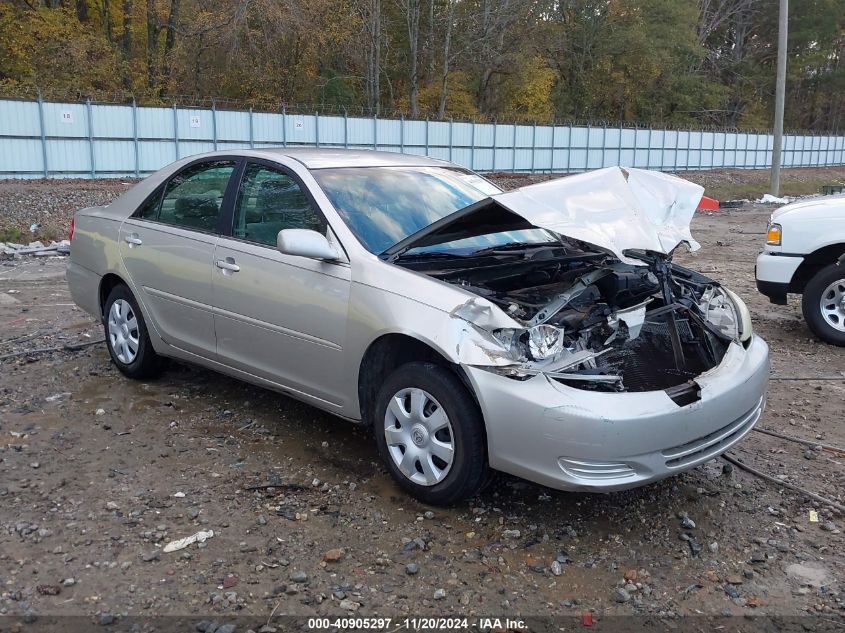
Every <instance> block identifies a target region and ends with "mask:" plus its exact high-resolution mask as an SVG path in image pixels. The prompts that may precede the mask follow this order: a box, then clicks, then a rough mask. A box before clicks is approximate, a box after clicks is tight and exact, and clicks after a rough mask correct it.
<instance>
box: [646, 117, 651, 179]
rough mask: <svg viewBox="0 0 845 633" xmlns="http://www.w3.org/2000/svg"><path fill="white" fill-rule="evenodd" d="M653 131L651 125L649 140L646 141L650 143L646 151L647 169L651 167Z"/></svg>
mask: <svg viewBox="0 0 845 633" xmlns="http://www.w3.org/2000/svg"><path fill="white" fill-rule="evenodd" d="M651 131H652V130H651V127H649V128H648V140H647V141H646V143H648V149H647V150H646V153H645V168H646V169H648V168H649V167H651Z"/></svg>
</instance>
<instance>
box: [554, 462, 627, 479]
mask: <svg viewBox="0 0 845 633" xmlns="http://www.w3.org/2000/svg"><path fill="white" fill-rule="evenodd" d="M557 463H558V465H559V466H560V468H561V470H563V472H565V473H566V474H567V475H569V476H570V477H577V478H578V479H618V478H620V477H633V476H634V474H635V472H634V469H633V468H631V467H630V466H628V465H627V464H622V463H619V462H592V461H587V460H580V459H570V458H568V457H561V458H559V459H558V460H557Z"/></svg>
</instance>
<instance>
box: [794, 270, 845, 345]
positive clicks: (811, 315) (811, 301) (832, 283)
mask: <svg viewBox="0 0 845 633" xmlns="http://www.w3.org/2000/svg"><path fill="white" fill-rule="evenodd" d="M801 310H802V312H803V313H804V320H805V321H806V322H807V327H809V328H810V330H811V331H812V332H813V334H815V335H816V336H817V337H819V338H820V339H821V340H823V341H824V342H826V343H830V344H831V345H839V346H840V347H842V346H845V266H841V265H838V264H831V265H829V266H825V267H824V268H822V269H821V270H820V271H818V272H817V273H816V274H815V275H814V276H813V277H812V278H811V279H810V281H809V282H807V286H806V287H805V288H804V296H803V297H802V298H801Z"/></svg>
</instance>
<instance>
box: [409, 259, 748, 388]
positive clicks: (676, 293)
mask: <svg viewBox="0 0 845 633" xmlns="http://www.w3.org/2000/svg"><path fill="white" fill-rule="evenodd" d="M640 256H641V257H642V260H643V262H644V263H645V264H646V266H633V265H630V264H624V263H621V262H619V261H617V260H614V259H613V258H612V257H608V256H606V255H603V254H601V253H596V252H590V251H580V250H577V249H572V248H566V247H549V248H547V249H535V250H534V251H533V252H532V253H531V257H528V258H518V259H515V258H513V257H508V258H505V261H501V260H499V259H498V258H497V257H496V256H492V257H489V258H485V260H484V261H475V262H473V264H474V265H473V266H471V267H466V268H465V267H457V268H455V267H447V266H444V265H443V263H440V264H437V265H430V264H429V265H425V264H423V263H420V262H417V263H412V262H408V264H409V265H411V266H412V267H413V268H415V269H416V270H418V271H420V272H425V274H427V275H430V276H432V277H435V278H437V279H440V280H442V281H445V282H448V283H451V284H455V285H457V286H460V287H461V288H463V289H464V290H467V291H469V292H472V293H474V294H477V295H479V296H480V297H483V298H485V299H487V300H488V301H489V302H491V303H493V304H495V305H497V306H498V307H499V308H501V310H502V311H504V312H505V314H507V315H508V316H509V317H511V319H513V320H514V321H516V322H517V323H518V324H519V325H520V326H521V327H507V328H494V329H492V330H489V333H490V334H491V335H492V339H494V340H495V341H496V342H497V343H498V348H499V349H498V350H496V349H495V347H496V346H493V345H491V340H490V337H482V338H481V340H482V341H483V343H481V344H482V345H484V346H486V348H487V355H488V356H492V355H493V354H495V353H496V352H498V353H499V358H498V360H499V361H500V362H498V363H497V364H496V365H491V366H489V368H490V369H491V370H494V371H497V372H498V373H501V374H503V375H507V376H509V377H512V378H515V379H525V378H528V377H530V376H533V375H536V374H540V373H542V374H545V375H546V376H549V377H550V378H553V379H554V380H557V381H560V382H562V383H564V384H567V385H569V386H572V387H576V388H579V389H591V390H601V391H632V392H635V391H654V390H669V391H670V392H671V393H672V394H673V395H675V396H676V397H682V396H683V394H686V393H688V394H690V396H692V395H693V394H694V392H695V391H696V390H697V387H696V386H695V384H694V379H695V378H696V377H697V376H699V375H701V374H702V373H704V372H707V371H709V370H710V369H712V368H713V367H715V366H717V365H718V364H719V363H720V362H721V360H722V358H723V357H724V355H725V352H726V351H727V349H728V346H729V345H730V344H731V343H732V342H734V341H737V342H739V341H745V340H748V339H749V338H750V336H751V332H750V328H749V327H748V325H747V323H746V319H744V318H743V313H744V311H746V308H745V306H744V305H743V304H742V302H741V300H739V299H738V297H736V296H735V295H734V294H733V293H731V292H730V291H729V290H727V289H725V288H723V287H722V286H721V285H720V284H718V283H717V282H715V281H713V280H712V279H709V278H707V277H705V276H704V275H701V274H699V273H696V272H693V271H691V270H689V269H687V268H683V267H681V266H678V265H675V264H671V263H670V261H669V260H668V258H667V257H666V256H663V255H659V254H646V253H642V254H641V255H640ZM465 263H469V262H465ZM461 308H462V309H458V310H456V311H455V312H454V313H453V316H454V317H455V318H459V319H463V320H468V321H469V322H470V323H472V325H473V326H474V330H476V333H477V330H479V329H481V330H482V331H484V326H481V327H480V328H479V325H478V323H477V316H478V315H477V311H474V310H472V309H470V308H469V307H468V304H464V306H461ZM465 344H466V343H465ZM476 344H478V343H476ZM504 360H507V361H510V362H508V363H503V362H501V361H504Z"/></svg>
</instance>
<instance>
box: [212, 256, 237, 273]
mask: <svg viewBox="0 0 845 633" xmlns="http://www.w3.org/2000/svg"><path fill="white" fill-rule="evenodd" d="M215 264H216V265H217V268H219V269H220V270H222V271H223V274H224V275H225V274H226V273H236V272H238V271H239V270H240V269H241V267H240V266H238V265H237V264H236V263H235V260H234V258H233V257H227V258H226V259H218V260H217V261H216V262H215Z"/></svg>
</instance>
